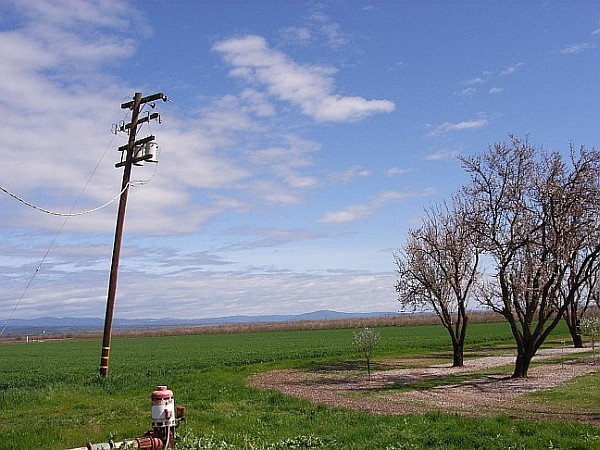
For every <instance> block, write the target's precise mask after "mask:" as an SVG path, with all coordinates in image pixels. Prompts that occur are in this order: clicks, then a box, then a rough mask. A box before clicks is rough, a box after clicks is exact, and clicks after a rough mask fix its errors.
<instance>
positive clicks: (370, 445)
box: [0, 323, 600, 449]
mask: <svg viewBox="0 0 600 450" xmlns="http://www.w3.org/2000/svg"><path fill="white" fill-rule="evenodd" d="M355 331H356V330H355V329H325V330H323V329H319V330H304V331H271V332H251V333H227V334H202V335H185V336H184V335H182V336H166V337H136V338H114V339H113V342H112V350H111V360H110V373H109V378H108V379H107V380H104V379H101V378H100V377H99V376H98V375H97V372H98V365H99V359H100V341H99V340H65V341H46V342H36V343H28V344H25V343H18V344H3V345H0V360H1V361H2V362H1V365H0V449H46V448H47V449H67V448H71V447H79V446H84V445H85V444H86V443H87V442H89V441H91V442H105V441H107V440H108V439H114V440H116V441H118V440H122V439H128V438H133V437H136V436H140V435H141V434H143V433H144V432H145V431H146V430H147V429H148V428H149V426H150V410H151V408H150V393H151V392H152V391H153V390H154V388H155V387H156V386H157V385H165V384H166V385H168V386H169V388H170V389H172V390H173V392H174V394H175V401H176V404H178V405H179V404H181V405H185V406H186V408H187V421H186V423H185V424H184V425H182V427H181V428H180V429H179V432H180V433H181V435H182V436H183V437H182V439H180V441H179V443H178V446H177V448H181V449H186V448H190V449H191V448H213V449H218V448H222V449H225V448H227V449H234V448H235V449H278V448H341V449H418V448H456V449H466V448H480V449H533V448H563V449H566V448H569V449H593V448H600V429H598V428H595V427H592V426H584V425H580V424H575V423H568V422H553V423H535V422H532V421H526V420H513V419H510V418H509V417H506V416H496V417H487V418H477V419H476V418H466V417H460V416H457V415H452V414H444V413H440V412H432V413H429V414H425V415H407V416H375V415H371V414H367V413H359V412H354V411H348V410H343V409H336V408H331V407H327V406H323V405H316V404H312V403H310V402H308V401H305V400H301V399H296V398H291V397H287V396H284V395H282V394H279V393H277V392H272V391H259V390H255V389H250V388H247V387H246V379H247V377H248V376H249V375H251V374H253V373H256V372H260V371H264V370H270V369H276V368H286V367H310V366H311V365H317V364H322V363H333V362H336V363H343V364H344V365H355V366H357V367H358V365H361V366H362V364H363V362H362V361H360V360H359V359H358V357H357V355H356V354H355V352H354V350H353V348H352V346H351V341H352V335H353V333H354V332H355ZM377 331H378V332H379V333H380V334H381V341H380V345H379V346H378V348H377V350H376V352H375V362H383V361H385V360H386V358H398V357H403V358H404V357H406V358H410V357H411V356H412V357H415V356H419V357H423V356H429V357H431V358H432V360H437V359H440V360H442V361H450V360H451V353H450V352H449V341H448V337H447V335H446V333H445V331H444V330H443V329H442V327H441V326H438V325H420V326H402V327H382V328H378V329H377ZM565 338H566V339H568V336H567V334H566V331H565V330H564V329H559V330H558V331H557V332H556V333H555V334H554V335H553V336H552V340H553V341H554V343H555V344H557V343H559V342H560V341H561V340H562V339H565ZM511 346H512V337H511V335H510V331H509V330H508V327H507V325H506V324H504V323H474V324H472V325H471V328H470V331H469V338H468V343H467V347H468V351H469V352H471V353H476V352H482V351H488V350H489V349H490V348H495V349H496V351H498V352H501V351H507V350H508V351H510V349H511ZM599 381H600V378H599V377H598V374H597V373H596V374H595V375H590V376H585V377H581V379H578V380H574V381H573V382H572V383H570V384H569V385H568V386H564V387H561V388H560V389H557V390H554V391H550V392H547V393H544V394H543V395H540V396H539V398H540V399H542V400H543V401H545V402H548V403H549V404H550V405H554V407H560V404H561V402H563V401H569V402H571V403H573V402H574V403H575V404H578V403H577V402H580V403H581V405H582V408H583V407H584V406H585V405H586V404H587V403H586V402H589V401H590V398H591V399H592V400H591V401H592V402H596V404H597V403H598V402H600V397H598V394H597V393H592V394H589V393H590V392H591V391H594V392H595V391H597V389H596V388H595V386H597V385H598V382H599ZM582 389H585V390H586V391H587V393H588V394H587V395H584V396H582V395H581V391H582ZM590 395H591V397H590ZM594 396H595V397H594Z"/></svg>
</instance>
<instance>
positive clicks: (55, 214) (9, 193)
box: [0, 186, 127, 217]
mask: <svg viewBox="0 0 600 450" xmlns="http://www.w3.org/2000/svg"><path fill="white" fill-rule="evenodd" d="M125 189H127V187H125ZM125 189H123V190H125ZM0 190H1V191H3V192H4V193H6V194H8V195H10V196H11V197H12V198H14V199H15V200H18V201H19V202H21V203H23V204H24V205H26V206H29V207H30V208H33V209H35V210H37V211H40V212H43V213H46V214H50V215H53V216H61V217H75V216H83V215H86V214H90V213H93V212H95V211H98V210H100V209H102V208H106V207H107V206H108V205H110V204H111V203H113V202H114V201H115V200H117V199H118V198H119V196H120V195H121V194H122V193H123V191H121V192H119V193H118V194H117V195H116V196H115V197H113V198H112V199H110V200H109V201H108V202H106V203H104V204H103V205H100V206H97V207H96V208H93V209H88V210H87V211H80V212H76V213H61V212H56V211H51V210H49V209H45V208H42V207H40V206H37V205H34V204H33V203H30V202H28V201H27V200H24V199H22V198H21V197H19V196H18V195H16V194H14V193H12V192H11V191H9V190H8V189H6V188H5V187H3V186H0ZM77 200H79V198H78V199H77Z"/></svg>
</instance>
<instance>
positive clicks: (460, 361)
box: [452, 343, 464, 367]
mask: <svg viewBox="0 0 600 450" xmlns="http://www.w3.org/2000/svg"><path fill="white" fill-rule="evenodd" d="M452 347H453V353H454V357H453V362H452V367H462V366H463V365H464V349H463V346H462V345H460V344H458V343H453V345H452Z"/></svg>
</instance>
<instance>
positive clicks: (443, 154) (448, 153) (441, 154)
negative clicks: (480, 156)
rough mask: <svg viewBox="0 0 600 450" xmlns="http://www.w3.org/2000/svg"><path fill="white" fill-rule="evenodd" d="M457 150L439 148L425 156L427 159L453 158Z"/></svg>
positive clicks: (456, 154)
mask: <svg viewBox="0 0 600 450" xmlns="http://www.w3.org/2000/svg"><path fill="white" fill-rule="evenodd" d="M458 154H459V152H458V151H456V150H439V151H437V152H434V153H430V154H428V155H427V156H425V159H426V160H427V161H442V160H444V159H454V158H456V157H457V156H458Z"/></svg>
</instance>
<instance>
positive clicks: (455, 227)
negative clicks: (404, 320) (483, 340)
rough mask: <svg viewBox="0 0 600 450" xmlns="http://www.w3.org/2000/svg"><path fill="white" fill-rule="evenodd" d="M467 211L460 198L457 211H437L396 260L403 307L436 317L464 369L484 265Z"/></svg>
mask: <svg viewBox="0 0 600 450" xmlns="http://www.w3.org/2000/svg"><path fill="white" fill-rule="evenodd" d="M464 209H465V206H464V203H463V202H462V200H461V198H460V197H458V196H456V197H455V198H454V202H453V208H452V209H450V208H449V207H448V205H447V204H443V205H441V206H434V207H432V208H431V209H430V210H429V211H428V212H427V214H426V216H425V217H424V218H423V224H422V225H421V227H419V228H417V229H412V230H409V232H408V239H407V242H406V244H405V245H404V247H403V248H402V249H400V250H399V251H398V253H397V254H396V255H395V262H396V266H397V271H396V272H397V282H396V292H397V293H398V301H399V302H400V303H401V304H402V305H403V307H410V308H412V309H413V310H419V309H433V311H435V313H436V314H437V316H438V318H439V319H440V321H441V323H442V325H443V326H444V328H446V330H447V331H448V333H449V335H450V338H451V339H452V348H453V366H455V367H460V366H462V365H463V359H464V356H463V353H464V343H465V337H466V332H467V323H468V315H467V298H468V296H469V293H470V290H471V288H472V286H473V284H474V283H475V281H476V279H477V276H478V272H477V266H478V263H479V252H478V249H477V247H476V246H475V245H474V243H473V241H472V233H471V231H470V230H469V229H468V228H467V226H466V223H465V221H464V217H465V212H464Z"/></svg>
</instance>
